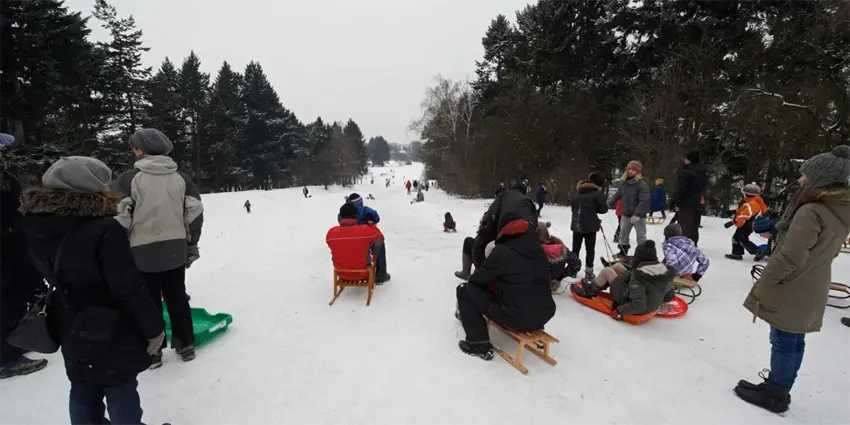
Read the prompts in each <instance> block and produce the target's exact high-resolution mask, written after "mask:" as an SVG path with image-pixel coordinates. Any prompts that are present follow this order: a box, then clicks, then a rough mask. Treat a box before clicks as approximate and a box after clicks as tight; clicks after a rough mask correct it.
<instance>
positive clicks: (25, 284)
mask: <svg viewBox="0 0 850 425" xmlns="http://www.w3.org/2000/svg"><path fill="white" fill-rule="evenodd" d="M0 139H2V147H0V155H2V154H3V150H5V149H6V147H7V146H10V145H11V144H12V143H14V138H12V136H9V135H8V134H2V135H0ZM0 172H2V181H0V189H2V190H0V210H1V211H2V213H1V214H0V225H2V236H0V267H2V270H0V304H2V305H0V327H2V330H0V379H5V378H11V377H13V376H18V375H27V374H30V373H33V372H36V371H38V370H41V369H43V368H44V367H45V366H47V360H46V359H39V360H33V359H29V358H27V357H26V356H24V355H23V352H22V350H21V349H20V348H17V347H13V346H11V345H9V343H7V342H6V338H7V337H8V336H9V333H10V332H11V331H12V330H13V329H15V326H16V325H17V323H18V321H19V320H21V317H23V315H24V314H25V313H26V311H27V303H28V301H30V300H32V299H33V298H34V296H35V294H36V292H37V291H38V290H39V288H40V287H41V286H43V285H42V279H41V276H39V274H38V271H37V270H36V269H35V267H34V266H33V265H32V262H31V261H30V259H29V257H28V255H27V253H28V252H29V245H27V238H26V235H25V234H24V232H23V231H22V230H21V214H20V213H19V212H18V208H19V207H20V206H21V201H20V198H21V185H20V184H18V181H17V180H16V179H15V177H13V176H12V175H11V174H9V173H8V172H6V163H5V161H4V160H3V158H2V156H0Z"/></svg>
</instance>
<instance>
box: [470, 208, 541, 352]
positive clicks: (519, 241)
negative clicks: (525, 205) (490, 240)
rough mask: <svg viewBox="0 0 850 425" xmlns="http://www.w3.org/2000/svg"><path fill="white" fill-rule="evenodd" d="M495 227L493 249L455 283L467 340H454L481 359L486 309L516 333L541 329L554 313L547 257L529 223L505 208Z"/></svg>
mask: <svg viewBox="0 0 850 425" xmlns="http://www.w3.org/2000/svg"><path fill="white" fill-rule="evenodd" d="M499 229H500V231H499V237H498V238H497V239H496V247H495V248H493V252H491V253H490V256H488V257H487V260H486V261H485V262H484V264H483V265H482V266H481V267H477V268H476V269H475V273H473V274H472V276H470V278H469V282H467V283H465V284H462V285H460V286H458V287H457V302H458V310H459V312H460V320H461V322H462V323H463V329H464V331H465V332H466V339H465V340H463V341H460V342H459V343H458V345H459V346H460V349H461V350H462V351H463V352H464V353H467V354H469V355H471V356H477V357H480V358H482V359H484V360H490V359H492V358H493V345H492V344H490V337H489V333H488V331H487V322H486V320H485V318H484V315H485V314H486V315H487V318H489V319H490V320H492V321H494V322H496V323H498V324H500V325H503V326H506V327H509V328H511V329H515V330H517V331H520V332H528V331H533V330H537V329H542V328H543V326H544V325H545V324H546V323H547V322H548V321H549V319H551V318H552V316H554V315H555V301H553V300H552V291H551V289H550V288H549V261H548V260H547V259H546V254H544V253H543V248H541V246H540V243H539V242H538V241H537V234H536V232H535V231H534V230H532V227H531V224H530V223H529V222H528V221H527V220H526V219H524V218H523V217H521V216H520V215H519V214H517V213H516V212H507V213H505V214H503V215H502V218H501V219H500V221H499Z"/></svg>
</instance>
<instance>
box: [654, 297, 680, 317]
mask: <svg viewBox="0 0 850 425" xmlns="http://www.w3.org/2000/svg"><path fill="white" fill-rule="evenodd" d="M687 312H688V303H686V302H685V300H683V299H681V298H679V296H678V295H676V296H674V297H673V301H670V302H667V303H664V304H661V307H658V310H656V311H655V313H656V316H658V317H666V318H668V319H673V318H676V317H680V316H683V315H684V314H685V313H687Z"/></svg>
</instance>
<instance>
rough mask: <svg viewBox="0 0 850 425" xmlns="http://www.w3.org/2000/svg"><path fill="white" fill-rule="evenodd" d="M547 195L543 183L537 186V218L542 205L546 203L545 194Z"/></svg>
mask: <svg viewBox="0 0 850 425" xmlns="http://www.w3.org/2000/svg"><path fill="white" fill-rule="evenodd" d="M548 193H549V192H548V191H547V190H546V186H544V185H543V182H540V185H539V186H537V217H540V211H543V204H545V203H546V194H548Z"/></svg>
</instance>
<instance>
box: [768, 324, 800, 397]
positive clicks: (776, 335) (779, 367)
mask: <svg viewBox="0 0 850 425" xmlns="http://www.w3.org/2000/svg"><path fill="white" fill-rule="evenodd" d="M770 345H771V346H772V348H771V350H770V382H772V383H773V384H774V385H776V386H777V387H782V388H789V389H790V388H791V387H792V386H793V385H794V381H795V380H796V379H797V371H799V370H800V365H801V364H803V353H804V352H805V351H806V334H795V333H790V332H785V331H783V330H780V329H776V328H774V327H773V326H771V327H770Z"/></svg>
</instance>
